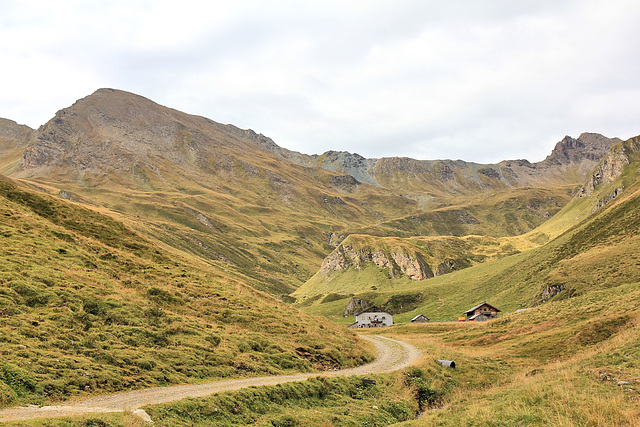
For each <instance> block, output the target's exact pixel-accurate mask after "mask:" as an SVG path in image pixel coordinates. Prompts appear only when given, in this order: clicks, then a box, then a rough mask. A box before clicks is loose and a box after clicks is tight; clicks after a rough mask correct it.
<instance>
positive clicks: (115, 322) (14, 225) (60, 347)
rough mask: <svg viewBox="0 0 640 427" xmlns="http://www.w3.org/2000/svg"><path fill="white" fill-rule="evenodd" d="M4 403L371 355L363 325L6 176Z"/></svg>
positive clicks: (0, 388)
mask: <svg viewBox="0 0 640 427" xmlns="http://www.w3.org/2000/svg"><path fill="white" fill-rule="evenodd" d="M0 218H1V220H0V248H1V249H0V259H2V263H1V264H0V318H1V319H2V322H1V323H0V325H1V326H0V343H1V346H0V352H1V353H2V356H1V360H2V362H1V363H0V405H2V406H8V405H15V404H18V403H21V404H24V403H46V402H52V401H58V400H64V399H67V398H69V397H71V396H77V395H85V394H92V393H96V392H99V393H104V392H111V391H117V390H126V389H132V388H142V387H148V386H154V385H164V384H176V383H185V382H197V381H202V380H206V379H216V378H223V377H237V376H253V375H262V374H275V373H283V372H290V371H309V370H314V369H322V368H327V367H333V366H340V365H345V366H348V365H353V364H354V363H361V362H362V361H364V360H368V358H369V357H370V356H369V355H368V354H367V353H366V351H365V349H363V348H362V345H361V344H360V343H359V342H356V340H355V338H354V337H353V335H351V334H349V333H347V332H346V331H344V330H343V329H342V328H340V327H338V326H336V325H332V324H325V325H321V326H320V327H318V323H319V322H318V319H316V318H312V317H309V316H306V315H304V314H302V313H300V312H298V311H296V310H294V309H292V308H290V307H288V306H286V305H284V304H282V303H279V302H277V301H275V300H274V299H273V298H271V297H269V296H267V295H265V294H261V293H259V292H256V291H255V290H253V289H251V288H250V287H248V286H246V283H249V284H251V279H250V278H243V277H242V276H234V275H232V274H231V273H227V272H224V270H222V269H221V268H212V267H208V266H206V265H205V264H202V263H199V262H196V261H194V260H190V261H188V260H186V259H184V258H181V257H178V256H175V255H172V254H169V253H167V252H164V251H162V250H160V249H159V248H158V247H156V246H155V245H154V244H152V243H150V242H149V241H148V240H146V239H144V238H142V237H140V236H139V235H138V234H136V233H135V232H133V231H131V229H129V228H128V227H126V226H124V225H123V224H122V223H120V222H117V221H115V220H113V219H111V218H110V217H106V216H104V215H101V214H98V213H96V212H94V211H90V210H88V209H86V208H82V207H79V206H78V205H74V204H70V203H68V202H61V201H59V200H56V199H54V198H51V197H48V196H44V195H41V194H36V193H34V192H31V191H27V190H23V189H19V188H17V187H15V186H14V185H13V184H11V183H9V182H7V181H3V180H0Z"/></svg>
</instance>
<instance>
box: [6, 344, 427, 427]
mask: <svg viewBox="0 0 640 427" xmlns="http://www.w3.org/2000/svg"><path fill="white" fill-rule="evenodd" d="M362 338H364V339H367V340H369V341H371V342H372V343H373V344H374V345H375V346H376V351H377V356H378V357H377V358H376V360H375V361H374V362H372V363H369V364H367V365H363V366H359V367H357V368H351V369H343V370H339V371H328V372H322V373H305V374H294V375H278V376H270V377H256V378H243V379H237V380H225V381H216V382H210V383H204V384H189V385H178V386H171V387H155V388H148V389H145V390H135V391H128V392H122V393H116V394H110V395H107V396H100V397H93V398H89V399H83V400H78V401H76V402H71V403H69V404H67V405H64V406H42V407H40V406H21V407H17V408H7V409H0V422H6V421H22V420H29V419H34V418H54V417H67V416H73V415H83V414H90V413H104V412H123V411H133V412H134V413H135V414H136V415H139V416H140V417H142V418H143V419H145V418H147V417H148V415H147V414H146V412H144V410H141V409H139V408H141V407H143V406H146V405H155V404H158V403H166V402H173V401H176V400H180V399H184V398H185V397H204V396H209V395H211V394H214V393H220V392H223V391H231V390H239V389H241V388H245V387H252V386H263V385H275V384H282V383H288V382H294V381H304V380H306V379H309V378H311V377H317V376H320V375H322V376H325V377H334V376H339V375H366V374H380V373H385V372H392V371H396V370H399V369H403V368H405V367H407V366H410V365H412V364H414V363H416V362H417V361H418V359H419V358H420V351H419V350H418V349H416V348H415V347H413V346H412V345H410V344H407V343H406V342H404V341H398V340H394V339H391V338H386V337H382V336H380V335H374V336H362ZM149 421H150V420H149Z"/></svg>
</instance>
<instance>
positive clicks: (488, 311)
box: [464, 301, 500, 322]
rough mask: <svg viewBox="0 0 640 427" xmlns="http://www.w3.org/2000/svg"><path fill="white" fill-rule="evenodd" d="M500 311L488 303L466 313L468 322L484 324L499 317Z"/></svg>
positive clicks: (483, 303)
mask: <svg viewBox="0 0 640 427" xmlns="http://www.w3.org/2000/svg"><path fill="white" fill-rule="evenodd" d="M499 312H500V309H498V308H496V307H494V306H492V305H491V304H489V303H487V302H486V301H484V302H482V303H481V304H478V305H476V306H475V307H473V308H471V309H469V310H467V311H465V312H464V315H465V316H466V318H467V322H484V321H485V320H489V319H495V318H497V317H498V313H499Z"/></svg>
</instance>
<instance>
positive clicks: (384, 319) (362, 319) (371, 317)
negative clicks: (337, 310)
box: [349, 305, 393, 328]
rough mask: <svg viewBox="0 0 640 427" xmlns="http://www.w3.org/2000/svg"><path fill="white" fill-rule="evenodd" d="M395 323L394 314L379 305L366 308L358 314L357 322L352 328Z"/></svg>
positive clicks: (376, 326)
mask: <svg viewBox="0 0 640 427" xmlns="http://www.w3.org/2000/svg"><path fill="white" fill-rule="evenodd" d="M391 325H393V316H391V313H388V312H386V311H384V310H383V309H381V308H380V307H377V306H375V305H374V306H371V307H368V308H365V309H364V310H362V311H360V312H359V313H358V314H356V322H355V323H352V324H351V325H349V327H350V328H381V327H383V326H391Z"/></svg>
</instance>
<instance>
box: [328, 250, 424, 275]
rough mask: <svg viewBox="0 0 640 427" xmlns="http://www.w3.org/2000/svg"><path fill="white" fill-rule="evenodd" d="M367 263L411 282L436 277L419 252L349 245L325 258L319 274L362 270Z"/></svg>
mask: <svg viewBox="0 0 640 427" xmlns="http://www.w3.org/2000/svg"><path fill="white" fill-rule="evenodd" d="M367 263H371V264H375V265H376V266H378V267H379V268H384V269H389V275H390V276H391V277H397V276H399V275H401V274H404V275H406V276H408V277H409V278H410V279H411V280H425V279H429V278H431V277H433V276H434V273H433V272H432V271H431V269H430V267H429V265H428V264H427V263H426V261H425V260H424V259H423V256H422V255H421V254H420V253H418V252H412V253H410V252H407V251H405V250H403V249H398V250H393V251H389V252H387V251H383V250H382V249H377V250H373V249H370V248H360V249H355V248H354V247H353V246H351V245H348V244H346V245H340V246H338V247H337V248H336V249H335V250H334V251H333V252H332V253H331V254H330V255H329V256H328V257H327V258H325V259H324V261H323V262H322V266H321V267H320V271H319V273H320V274H327V273H329V272H332V271H344V270H346V269H348V268H354V269H356V270H362V269H363V268H364V267H365V265H366V264H367Z"/></svg>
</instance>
